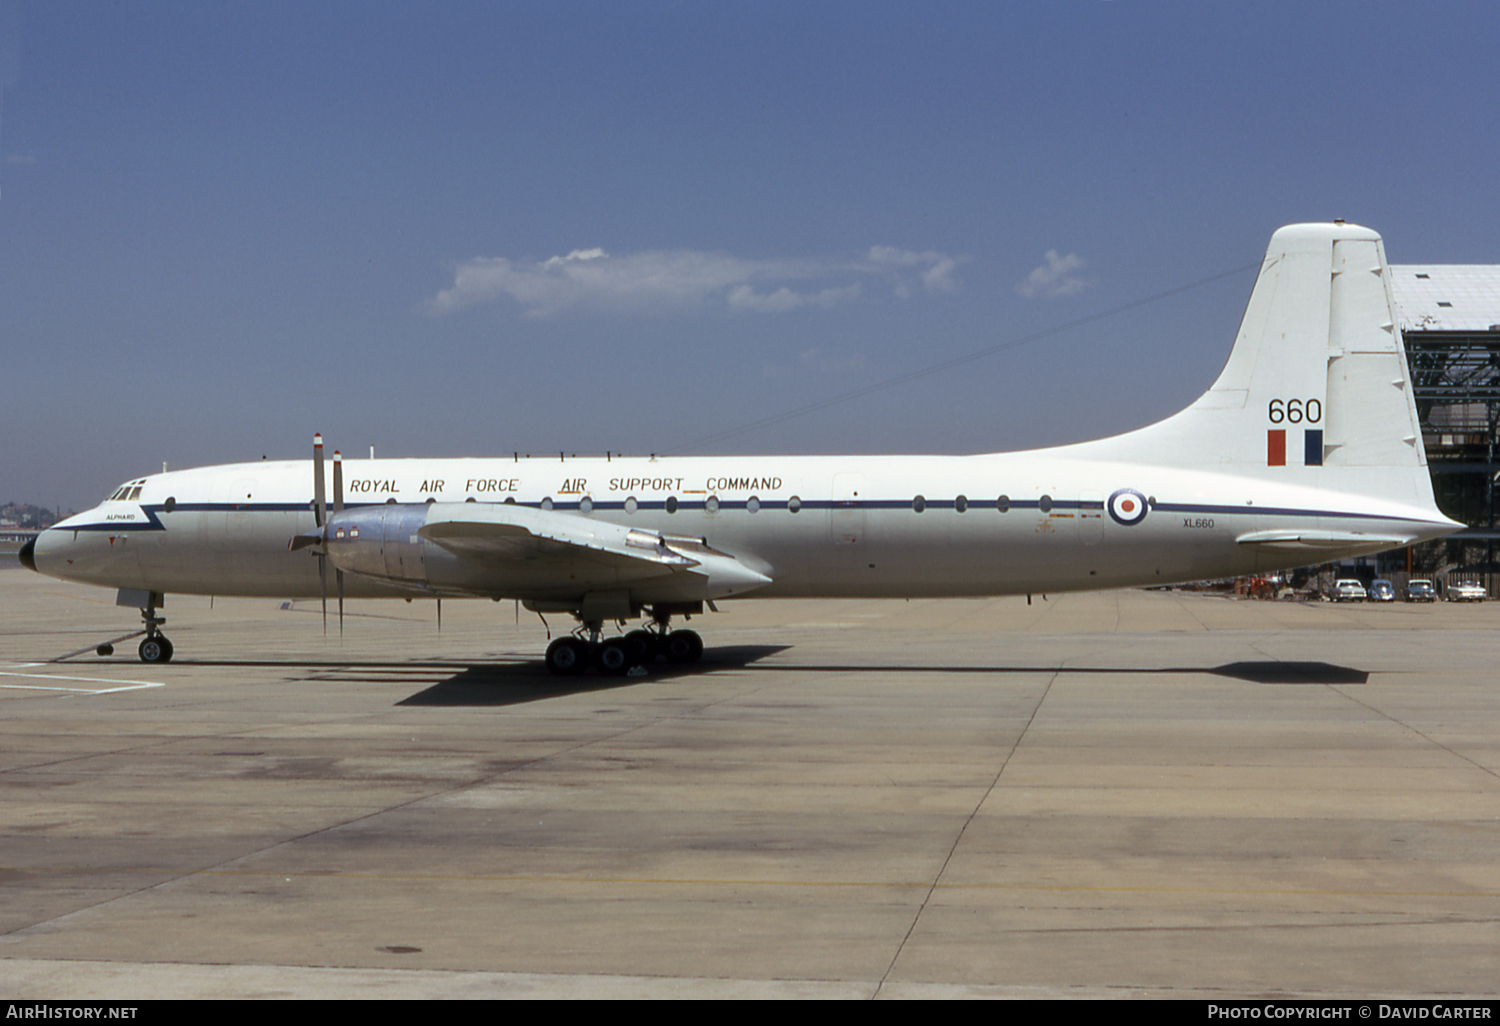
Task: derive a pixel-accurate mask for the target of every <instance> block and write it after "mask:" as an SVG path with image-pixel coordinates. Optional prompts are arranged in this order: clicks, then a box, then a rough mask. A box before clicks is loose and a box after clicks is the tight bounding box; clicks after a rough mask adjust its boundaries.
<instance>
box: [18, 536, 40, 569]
mask: <svg viewBox="0 0 1500 1026" xmlns="http://www.w3.org/2000/svg"><path fill="white" fill-rule="evenodd" d="M37 537H38V538H39V537H41V536H40V535H38V536H37ZM20 557H21V565H22V566H24V567H25V568H26V569H28V570H35V569H36V538H31V539H29V540H27V542H26V544H25V545H22V546H21V552H20Z"/></svg>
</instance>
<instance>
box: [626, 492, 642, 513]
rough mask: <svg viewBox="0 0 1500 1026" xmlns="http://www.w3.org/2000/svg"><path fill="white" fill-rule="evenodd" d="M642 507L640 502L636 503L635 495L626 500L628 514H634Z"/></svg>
mask: <svg viewBox="0 0 1500 1026" xmlns="http://www.w3.org/2000/svg"><path fill="white" fill-rule="evenodd" d="M640 507H641V504H640V503H639V502H636V501H635V496H634V495H632V496H630V497H629V498H627V499H626V500H625V512H626V513H634V512H635V511H636V510H638V509H640Z"/></svg>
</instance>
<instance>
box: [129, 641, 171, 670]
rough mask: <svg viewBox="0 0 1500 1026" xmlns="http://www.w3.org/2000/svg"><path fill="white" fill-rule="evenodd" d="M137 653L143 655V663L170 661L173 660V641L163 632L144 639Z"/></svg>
mask: <svg viewBox="0 0 1500 1026" xmlns="http://www.w3.org/2000/svg"><path fill="white" fill-rule="evenodd" d="M136 654H138V655H139V656H140V657H141V662H143V663H170V662H171V661H172V643H171V642H170V641H168V640H167V639H166V636H165V635H163V634H158V635H156V636H155V637H152V638H146V639H144V640H143V641H142V642H141V644H140V647H139V648H137V649H136Z"/></svg>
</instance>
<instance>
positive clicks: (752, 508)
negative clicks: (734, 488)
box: [745, 495, 760, 513]
mask: <svg viewBox="0 0 1500 1026" xmlns="http://www.w3.org/2000/svg"><path fill="white" fill-rule="evenodd" d="M745 511H746V512H747V513H759V512H760V499H758V498H756V497H755V496H753V495H752V496H750V498H748V499H746V500H745Z"/></svg>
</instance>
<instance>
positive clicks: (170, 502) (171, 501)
mask: <svg viewBox="0 0 1500 1026" xmlns="http://www.w3.org/2000/svg"><path fill="white" fill-rule="evenodd" d="M161 508H162V509H164V510H166V511H167V512H168V513H170V512H172V511H173V510H174V509H176V508H177V496H175V495H168V496H167V501H166V502H164V503H162V504H161Z"/></svg>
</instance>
